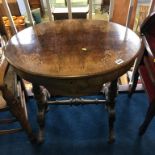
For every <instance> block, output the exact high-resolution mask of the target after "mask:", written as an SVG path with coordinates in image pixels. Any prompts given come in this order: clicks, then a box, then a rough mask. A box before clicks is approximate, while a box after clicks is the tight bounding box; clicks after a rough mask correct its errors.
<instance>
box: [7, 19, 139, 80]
mask: <svg viewBox="0 0 155 155" xmlns="http://www.w3.org/2000/svg"><path fill="white" fill-rule="evenodd" d="M125 32H126V28H125V27H123V26H121V25H118V24H115V23H110V22H106V21H96V20H94V21H89V20H63V21H55V22H50V23H42V24H39V25H36V26H34V27H30V28H27V29H25V30H23V31H21V32H19V33H18V34H17V35H15V36H14V37H12V39H11V40H10V41H9V42H8V44H7V48H6V52H5V55H6V57H7V59H8V61H9V62H10V64H12V65H13V66H14V67H15V68H18V69H21V70H23V71H27V72H29V73H33V74H38V75H44V76H49V77H78V76H86V75H97V74H100V73H102V74H103V73H106V72H109V71H113V70H117V68H120V67H121V66H123V65H126V63H127V62H129V61H131V60H133V59H134V58H135V56H136V55H137V53H138V51H139V48H140V39H139V37H138V36H137V35H136V34H135V33H134V32H133V31H131V30H130V29H128V30H127V35H126V36H125ZM119 61H121V62H119Z"/></svg>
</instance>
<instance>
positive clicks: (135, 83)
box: [128, 71, 139, 97]
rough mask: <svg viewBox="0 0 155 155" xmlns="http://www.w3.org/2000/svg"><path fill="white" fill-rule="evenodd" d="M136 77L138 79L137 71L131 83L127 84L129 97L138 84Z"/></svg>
mask: <svg viewBox="0 0 155 155" xmlns="http://www.w3.org/2000/svg"><path fill="white" fill-rule="evenodd" d="M138 77H139V73H138V71H137V72H136V73H135V76H134V79H133V83H132V84H129V94H128V96H129V97H131V96H132V94H133V93H134V91H135V89H136V87H137V82H138Z"/></svg>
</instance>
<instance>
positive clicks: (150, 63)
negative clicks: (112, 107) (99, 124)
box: [129, 14, 155, 135]
mask: <svg viewBox="0 0 155 155" xmlns="http://www.w3.org/2000/svg"><path fill="white" fill-rule="evenodd" d="M154 21H155V14H151V15H150V16H148V17H147V18H146V19H145V20H144V22H143V24H142V26H141V35H142V40H143V46H144V49H143V50H141V53H140V55H139V57H138V61H137V63H136V65H135V66H136V67H135V69H134V76H133V84H132V85H131V86H130V91H129V96H130V97H131V96H132V94H133V93H134V91H135V88H136V86H137V82H138V77H139V76H140V77H141V79H142V83H143V85H144V88H145V91H146V93H147V94H148V99H149V107H148V110H147V113H146V116H145V119H144V121H143V123H142V125H141V126H140V128H139V135H143V134H144V133H145V131H146V129H147V128H148V126H149V124H150V122H151V120H152V119H153V117H154V116H155V96H154V94H155V66H154V63H155V54H154V50H155V42H154V40H155V39H154V38H155V30H154V26H155V22H154Z"/></svg>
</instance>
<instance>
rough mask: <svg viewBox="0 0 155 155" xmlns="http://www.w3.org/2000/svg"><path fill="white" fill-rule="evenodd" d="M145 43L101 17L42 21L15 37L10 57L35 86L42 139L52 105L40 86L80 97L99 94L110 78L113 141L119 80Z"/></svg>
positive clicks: (57, 93) (14, 66)
mask: <svg viewBox="0 0 155 155" xmlns="http://www.w3.org/2000/svg"><path fill="white" fill-rule="evenodd" d="M140 46H141V42H140V39H139V37H138V36H137V35H136V34H135V33H134V32H133V31H131V30H130V29H126V28H125V27H123V26H121V25H119V24H116V23H110V22H106V21H99V20H91V21H89V20H63V21H61V20H60V21H55V22H51V23H42V24H38V25H36V26H34V27H30V28H27V29H25V30H23V31H21V32H19V33H18V34H17V35H15V36H13V37H12V39H11V40H10V41H9V42H8V44H7V47H6V52H5V56H6V58H7V60H8V62H9V63H10V64H11V65H12V66H13V68H14V69H15V71H16V72H17V74H18V75H19V76H20V77H22V78H24V79H26V80H28V81H30V82H32V84H33V92H34V95H35V98H36V100H37V101H38V122H39V135H38V139H39V141H40V142H41V141H43V131H44V124H45V112H46V109H47V100H46V96H45V94H46V93H45V91H44V89H42V87H40V86H41V85H42V86H44V87H46V88H47V89H48V91H49V92H50V93H51V95H65V96H73V97H78V96H83V95H91V94H94V93H98V92H100V90H101V88H102V86H103V84H104V83H107V82H110V84H109V87H108V92H107V93H106V95H107V102H106V105H107V107H108V112H109V141H110V142H113V141H114V121H115V108H114V107H115V97H116V95H117V79H118V77H119V76H121V75H122V74H124V73H125V72H126V71H127V70H129V69H130V67H131V66H132V65H133V62H134V60H135V58H136V56H137V54H138V52H139V51H140ZM76 101H78V100H76ZM55 103H57V102H55ZM81 103H82V102H81ZM58 104H59V103H58ZM63 104H65V103H63Z"/></svg>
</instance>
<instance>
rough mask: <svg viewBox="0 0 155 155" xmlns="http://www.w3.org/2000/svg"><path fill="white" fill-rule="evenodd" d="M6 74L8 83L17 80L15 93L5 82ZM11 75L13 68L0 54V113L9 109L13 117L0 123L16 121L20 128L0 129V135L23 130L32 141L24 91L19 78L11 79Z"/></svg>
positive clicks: (33, 137)
mask: <svg viewBox="0 0 155 155" xmlns="http://www.w3.org/2000/svg"><path fill="white" fill-rule="evenodd" d="M7 74H9V76H8V77H9V81H7V82H8V83H11V84H12V83H14V84H15V81H16V80H17V85H16V86H17V89H16V91H15V93H13V92H12V91H11V90H10V89H9V88H8V87H7V85H6V84H5V83H6V76H7ZM13 75H15V74H14V72H13V70H11V69H10V68H9V66H8V63H7V61H6V59H5V57H4V56H2V57H1V59H0V113H1V114H2V112H6V111H9V112H10V113H11V114H12V115H13V118H10V119H3V120H0V125H1V124H8V123H13V122H16V121H18V122H19V123H20V125H21V128H14V129H3V130H0V135H2V134H12V133H16V132H18V131H22V130H24V131H25V132H26V133H27V135H28V137H29V139H30V140H31V141H34V140H35V136H34V135H33V133H32V129H31V126H30V124H29V122H28V116H27V109H26V104H25V103H26V102H25V97H24V91H23V89H22V86H21V85H20V81H21V80H20V79H17V78H15V80H12V79H11V78H10V77H14V76H13ZM15 77H16V76H15ZM4 81H5V82H4ZM14 88H16V87H14ZM16 92H17V95H18V96H17V97H16V96H15V94H16Z"/></svg>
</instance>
